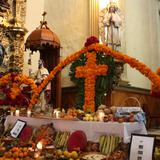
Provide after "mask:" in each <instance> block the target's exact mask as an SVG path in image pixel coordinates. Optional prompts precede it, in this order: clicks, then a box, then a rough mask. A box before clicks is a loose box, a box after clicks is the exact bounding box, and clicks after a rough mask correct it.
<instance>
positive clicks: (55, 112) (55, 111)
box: [53, 109, 60, 118]
mask: <svg viewBox="0 0 160 160" xmlns="http://www.w3.org/2000/svg"><path fill="white" fill-rule="evenodd" d="M53 113H54V117H55V118H59V116H60V111H59V110H57V109H55V110H54V112H53Z"/></svg>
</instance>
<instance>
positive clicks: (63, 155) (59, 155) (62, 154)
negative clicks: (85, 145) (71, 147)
mask: <svg viewBox="0 0 160 160" xmlns="http://www.w3.org/2000/svg"><path fill="white" fill-rule="evenodd" d="M55 158H56V159H59V160H60V159H66V160H79V152H77V151H72V152H68V151H66V150H65V151H62V150H60V149H58V150H56V151H55Z"/></svg>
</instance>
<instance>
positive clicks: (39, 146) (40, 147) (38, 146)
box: [37, 142, 43, 150]
mask: <svg viewBox="0 0 160 160" xmlns="http://www.w3.org/2000/svg"><path fill="white" fill-rule="evenodd" d="M37 148H38V149H39V150H41V149H42V148H43V145H42V142H38V143H37Z"/></svg>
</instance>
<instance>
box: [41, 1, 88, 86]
mask: <svg viewBox="0 0 160 160" xmlns="http://www.w3.org/2000/svg"><path fill="white" fill-rule="evenodd" d="M44 9H45V11H47V21H48V26H49V27H50V29H51V30H52V31H54V32H55V33H56V34H57V36H58V37H59V39H60V41H61V46H62V49H61V58H62V59H64V58H65V57H66V56H68V55H70V54H72V53H74V52H76V51H78V50H80V49H81V48H82V47H83V45H84V42H85V40H86V38H87V37H88V32H89V31H88V0H45V4H44ZM68 73H69V67H66V68H65V69H63V72H62V86H70V85H73V84H72V83H71V82H70V80H69V76H68Z"/></svg>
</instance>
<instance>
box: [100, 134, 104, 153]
mask: <svg viewBox="0 0 160 160" xmlns="http://www.w3.org/2000/svg"><path fill="white" fill-rule="evenodd" d="M104 139H105V136H104V135H102V136H100V139H99V151H100V152H102V148H103V143H104Z"/></svg>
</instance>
